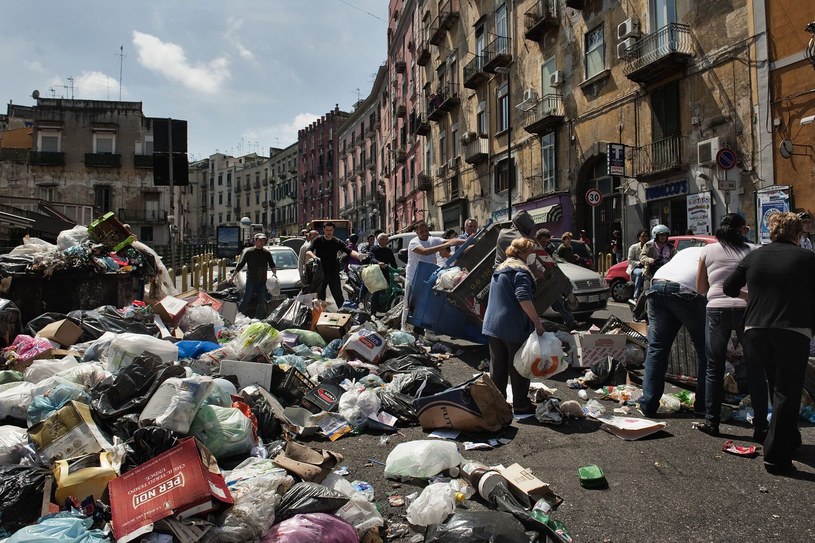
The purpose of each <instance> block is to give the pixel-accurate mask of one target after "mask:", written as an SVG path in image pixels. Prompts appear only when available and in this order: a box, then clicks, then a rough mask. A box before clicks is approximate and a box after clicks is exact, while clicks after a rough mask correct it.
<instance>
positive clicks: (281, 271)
mask: <svg viewBox="0 0 815 543" xmlns="http://www.w3.org/2000/svg"><path fill="white" fill-rule="evenodd" d="M264 249H266V250H267V251H269V252H270V253H272V258H273V259H274V263H275V267H276V268H277V280H278V282H279V283H280V294H281V295H283V296H285V297H287V298H289V297H291V296H296V295H297V294H298V293H299V292H300V287H301V284H300V272H298V271H297V253H295V252H294V249H292V248H291V247H286V246H284V245H267V246H266V247H264ZM272 277H273V276H272V272H271V270H269V273H268V277H267V279H266V289H267V290H268V291H269V292H270V293H271V292H272V283H273V279H272ZM235 286H236V287H238V291H239V292H240V293H241V295H243V291H244V289H245V288H246V267H244V268H243V269H241V271H240V272H239V273H238V275H237V276H236V277H235Z"/></svg>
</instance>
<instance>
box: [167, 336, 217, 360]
mask: <svg viewBox="0 0 815 543" xmlns="http://www.w3.org/2000/svg"><path fill="white" fill-rule="evenodd" d="M176 347H178V359H179V360H181V359H182V358H198V357H199V356H201V355H202V354H204V353H208V352H210V351H214V350H215V349H220V348H221V346H220V345H218V344H217V343H213V342H212V341H192V340H189V339H187V340H181V341H179V342H178V343H176Z"/></svg>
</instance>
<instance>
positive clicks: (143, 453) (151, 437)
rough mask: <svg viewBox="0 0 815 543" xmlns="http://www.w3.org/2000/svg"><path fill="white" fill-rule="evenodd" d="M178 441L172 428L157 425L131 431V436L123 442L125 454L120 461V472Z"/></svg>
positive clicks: (159, 452) (142, 462)
mask: <svg viewBox="0 0 815 543" xmlns="http://www.w3.org/2000/svg"><path fill="white" fill-rule="evenodd" d="M177 443H178V436H177V435H176V434H175V432H173V431H172V430H168V429H167V428H161V427H159V426H145V427H144V428H139V429H138V430H136V431H135V432H133V437H131V438H130V439H128V440H127V441H126V442H125V447H126V449H127V454H125V457H124V460H123V461H122V473H124V472H126V471H130V470H131V469H133V468H135V467H136V466H139V465H141V464H144V463H145V462H147V461H148V460H150V459H152V458H155V457H156V456H158V455H160V454H161V453H163V452H167V451H169V450H170V449H172V448H173V447H175V446H176V444H177Z"/></svg>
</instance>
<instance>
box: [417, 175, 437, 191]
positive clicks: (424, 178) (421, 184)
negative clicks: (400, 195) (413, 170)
mask: <svg viewBox="0 0 815 543" xmlns="http://www.w3.org/2000/svg"><path fill="white" fill-rule="evenodd" d="M416 188H418V189H419V190H421V191H423V192H430V191H431V190H433V179H432V178H431V177H430V175H429V174H426V173H425V172H423V171H422V172H419V175H418V176H416Z"/></svg>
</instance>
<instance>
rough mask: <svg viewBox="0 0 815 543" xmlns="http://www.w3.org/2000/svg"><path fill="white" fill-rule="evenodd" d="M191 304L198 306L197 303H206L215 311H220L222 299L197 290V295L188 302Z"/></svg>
mask: <svg viewBox="0 0 815 543" xmlns="http://www.w3.org/2000/svg"><path fill="white" fill-rule="evenodd" d="M190 305H192V306H199V305H208V306H210V307H211V308H212V309H214V310H215V311H219V312H220V311H221V307H222V306H223V305H224V303H223V301H221V300H218V299H216V298H213V297H212V296H210V295H209V294H207V293H206V292H199V293H198V296H196V297H195V299H194V300H193V301H192V302H191V303H190Z"/></svg>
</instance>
